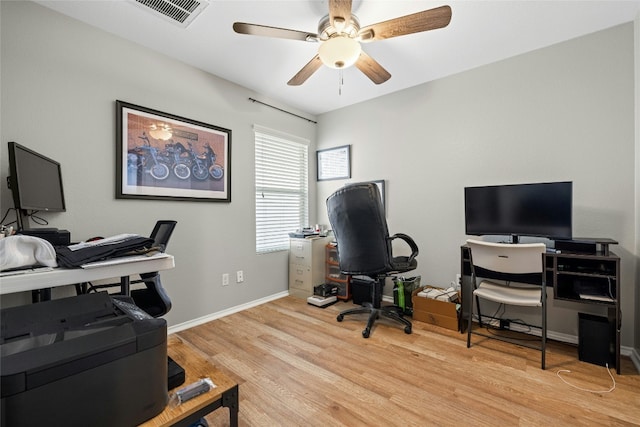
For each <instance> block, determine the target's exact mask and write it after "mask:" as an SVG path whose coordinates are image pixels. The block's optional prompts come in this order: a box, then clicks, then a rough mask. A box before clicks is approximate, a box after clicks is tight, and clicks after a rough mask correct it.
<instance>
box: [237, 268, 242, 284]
mask: <svg viewBox="0 0 640 427" xmlns="http://www.w3.org/2000/svg"><path fill="white" fill-rule="evenodd" d="M242 282H244V273H243V272H242V270H238V271H236V283H242Z"/></svg>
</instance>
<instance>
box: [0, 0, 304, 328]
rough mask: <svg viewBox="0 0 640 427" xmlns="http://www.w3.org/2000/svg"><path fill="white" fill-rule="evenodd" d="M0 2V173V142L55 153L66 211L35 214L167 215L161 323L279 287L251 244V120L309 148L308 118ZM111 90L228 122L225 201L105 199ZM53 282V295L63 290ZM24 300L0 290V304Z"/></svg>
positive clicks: (140, 226)
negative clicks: (171, 222)
mask: <svg viewBox="0 0 640 427" xmlns="http://www.w3.org/2000/svg"><path fill="white" fill-rule="evenodd" d="M0 7H1V11H2V13H1V19H2V21H1V24H2V27H1V31H2V33H1V37H2V58H1V59H2V61H1V67H2V68H1V77H2V98H1V103H2V117H1V120H2V129H1V143H2V147H1V148H0V155H1V156H2V162H1V173H0V178H1V179H2V181H1V182H3V183H4V182H5V181H4V180H5V177H6V176H7V175H8V162H7V148H6V144H7V142H8V141H16V142H18V143H20V144H23V145H26V146H27V147H29V148H32V149H34V150H36V151H38V152H41V153H43V154H45V155H47V156H49V157H51V158H53V159H56V160H58V161H60V162H61V164H62V170H63V180H64V187H65V193H66V202H67V212H65V213H60V214H49V215H44V216H45V217H46V219H48V220H49V221H50V224H51V226H55V227H58V228H62V229H68V230H70V231H71V236H72V239H73V240H80V239H86V238H88V237H91V236H95V235H102V236H104V235H112V234H118V233H122V232H134V233H140V234H145V235H146V234H148V233H150V232H151V229H152V227H153V225H154V223H155V221H156V220H158V219H175V220H177V221H178V226H177V228H176V230H175V232H174V235H173V237H172V240H171V242H170V244H169V252H170V253H172V254H173V255H174V256H175V258H176V268H175V269H174V270H171V271H167V272H164V273H163V274H162V279H163V283H164V285H165V287H166V288H167V291H168V293H169V295H171V298H172V301H173V309H172V311H171V312H170V313H169V314H168V315H167V316H166V318H167V320H168V322H169V324H170V325H175V324H178V323H182V322H186V321H189V320H193V319H196V318H198V317H201V316H206V315H209V314H211V313H216V312H219V311H221V310H224V309H228V308H230V307H234V306H237V305H240V304H244V303H247V302H250V301H254V300H256V299H259V298H262V297H266V296H270V295H273V294H277V293H279V292H284V291H286V290H287V274H288V269H287V257H288V254H287V252H286V251H284V252H279V253H274V254H269V255H261V256H257V255H256V254H255V237H254V236H255V220H254V211H255V209H254V194H255V192H254V153H253V149H254V143H253V131H252V125H253V124H254V123H257V124H260V125H263V126H266V127H269V128H273V129H278V130H280V131H283V132H287V133H289V134H293V135H297V136H299V137H302V138H306V139H309V140H310V141H311V144H312V145H311V147H310V153H313V152H314V151H315V147H314V144H315V132H316V129H315V125H314V124H312V123H309V122H307V121H304V120H301V119H299V118H296V117H293V116H290V115H287V114H283V113H282V112H279V111H276V110H273V109H270V108H267V107H263V106H260V105H259V104H255V103H252V102H249V101H248V97H254V98H258V99H261V98H260V97H259V96H258V95H257V94H255V93H253V92H250V91H249V90H247V89H244V88H242V87H239V86H237V85H234V84H231V83H229V82H227V81H224V80H221V79H219V78H217V77H215V76H212V75H209V74H207V73H204V72H202V71H199V70H197V69H194V68H192V67H190V66H187V65H185V64H182V63H180V62H177V61H174V60H171V59H169V58H167V57H165V56H163V55H162V54H159V53H155V52H152V51H150V50H148V49H146V48H143V47H141V46H138V45H135V44H133V43H131V42H128V41H125V40H123V39H120V38H118V37H115V36H113V35H111V34H108V33H105V32H103V31H100V30H96V29H94V28H91V27H89V26H87V25H85V24H82V23H79V22H77V21H74V20H72V19H70V18H67V17H65V16H63V15H60V14H58V13H56V12H53V11H51V10H49V9H46V8H43V7H41V6H39V5H36V4H34V3H30V2H1V6H0ZM160 25H163V24H160ZM166 25H171V24H168V23H167V24H166ZM117 99H120V100H123V101H127V102H130V103H133V104H137V105H142V106H145V107H148V108H153V109H157V110H160V111H164V112H168V113H172V114H175V115H179V116H183V117H188V118H190V119H194V120H198V121H201V122H205V123H210V124H213V125H217V126H221V127H224V128H228V129H231V130H232V144H231V159H232V167H231V198H232V201H231V203H198V202H175V201H143V200H115V196H114V195H115V111H116V109H115V100H117ZM265 101H269V100H265ZM283 107H284V108H286V106H283ZM294 112H295V111H294ZM297 113H300V112H297ZM311 118H313V117H311ZM310 159H313V157H312V156H310ZM311 184H312V185H311V194H312V195H313V198H312V206H311V209H312V210H311V212H315V204H313V202H314V201H315V192H314V190H315V186H314V185H313V182H312V183H311ZM0 187H1V188H2V190H1V195H2V199H1V200H2V211H3V213H4V211H5V210H6V209H7V208H9V207H12V206H13V203H12V200H11V198H10V194H9V191H8V190H7V189H6V185H0ZM310 219H311V222H312V223H314V221H315V218H310ZM240 269H242V270H244V279H245V282H244V283H243V284H238V285H236V284H235V283H232V284H231V285H230V286H228V287H222V286H221V277H222V274H223V273H231V277H235V271H236V270H240ZM54 291H55V292H54V297H55V296H59V295H61V294H62V295H64V294H66V292H68V289H66V290H60V289H56V290H54ZM29 300H30V296H29V295H24V294H21V295H19V296H5V297H3V305H11V304H16V303H21V302H24V301H29Z"/></svg>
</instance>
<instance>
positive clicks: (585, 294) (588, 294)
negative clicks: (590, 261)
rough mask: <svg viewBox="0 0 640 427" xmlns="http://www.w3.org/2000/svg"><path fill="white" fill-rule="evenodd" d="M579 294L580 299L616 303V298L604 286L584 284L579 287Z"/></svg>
mask: <svg viewBox="0 0 640 427" xmlns="http://www.w3.org/2000/svg"><path fill="white" fill-rule="evenodd" d="M577 293H578V296H579V297H580V299H586V300H591V301H602V302H615V298H613V296H612V295H611V294H610V293H609V291H608V289H607V288H605V287H602V286H595V285H586V284H582V285H581V286H579V287H577Z"/></svg>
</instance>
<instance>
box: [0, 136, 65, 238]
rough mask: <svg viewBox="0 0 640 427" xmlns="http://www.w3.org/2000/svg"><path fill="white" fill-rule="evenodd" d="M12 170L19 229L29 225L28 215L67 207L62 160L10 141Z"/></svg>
mask: <svg viewBox="0 0 640 427" xmlns="http://www.w3.org/2000/svg"><path fill="white" fill-rule="evenodd" d="M9 173H10V175H9V177H8V178H7V181H8V183H9V187H10V188H11V193H12V194H13V204H14V207H15V209H16V220H17V225H18V230H24V229H28V228H29V217H30V216H31V215H33V214H34V213H35V212H38V211H45V212H64V211H65V210H66V205H65V201H64V191H63V188H62V172H61V168H60V163H58V162H56V161H55V160H53V159H50V158H48V157H46V156H44V155H42V154H40V153H37V152H35V151H33V150H30V149H29V148H27V147H24V146H22V145H20V144H18V143H16V142H9Z"/></svg>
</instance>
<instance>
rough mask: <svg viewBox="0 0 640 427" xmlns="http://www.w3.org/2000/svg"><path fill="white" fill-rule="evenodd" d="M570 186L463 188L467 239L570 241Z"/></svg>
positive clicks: (550, 183) (518, 185)
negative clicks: (487, 236) (546, 239)
mask: <svg viewBox="0 0 640 427" xmlns="http://www.w3.org/2000/svg"><path fill="white" fill-rule="evenodd" d="M572 186H573V184H572V182H570V181H567V182H545V183H534V184H515V185H491V186H483V187H466V188H465V189H464V202H465V232H466V234H467V235H507V236H509V235H510V236H512V238H513V240H514V242H517V241H518V237H519V236H536V237H546V238H549V239H571V237H572V203H573V200H572Z"/></svg>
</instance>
